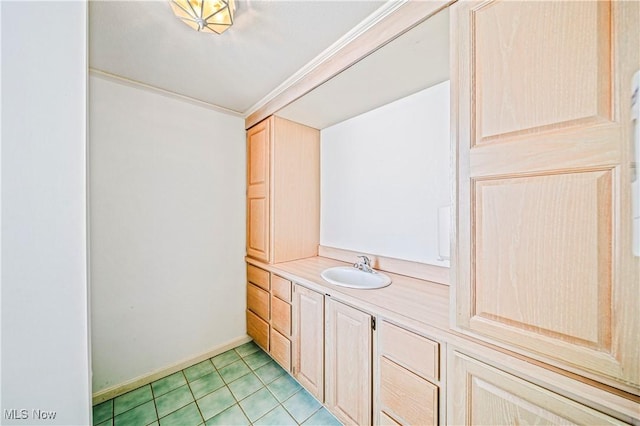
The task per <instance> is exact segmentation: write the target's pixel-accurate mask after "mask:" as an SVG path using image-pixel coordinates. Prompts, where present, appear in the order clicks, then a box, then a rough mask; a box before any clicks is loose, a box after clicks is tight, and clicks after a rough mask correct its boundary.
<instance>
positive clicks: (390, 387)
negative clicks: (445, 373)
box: [380, 357, 438, 425]
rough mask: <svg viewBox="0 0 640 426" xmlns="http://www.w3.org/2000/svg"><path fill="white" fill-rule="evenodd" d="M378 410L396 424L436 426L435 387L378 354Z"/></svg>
mask: <svg viewBox="0 0 640 426" xmlns="http://www.w3.org/2000/svg"><path fill="white" fill-rule="evenodd" d="M380 409H381V410H382V411H383V412H387V413H389V415H391V416H392V417H393V418H394V419H397V421H398V422H400V424H404V425H437V424H438V387H437V386H436V385H434V384H431V383H429V382H428V381H426V380H425V379H423V378H421V377H419V376H417V375H416V374H414V373H412V372H410V371H409V370H407V369H405V368H403V367H401V366H399V365H398V364H396V363H395V362H392V361H390V360H388V359H387V358H385V357H382V358H381V359H380Z"/></svg>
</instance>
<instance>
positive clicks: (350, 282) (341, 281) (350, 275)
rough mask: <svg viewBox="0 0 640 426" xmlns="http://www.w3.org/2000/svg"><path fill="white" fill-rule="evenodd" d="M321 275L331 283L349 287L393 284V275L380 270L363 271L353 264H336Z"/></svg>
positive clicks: (377, 286)
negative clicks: (390, 275)
mask: <svg viewBox="0 0 640 426" xmlns="http://www.w3.org/2000/svg"><path fill="white" fill-rule="evenodd" d="M320 276H321V277H322V278H323V279H324V280H325V281H328V282H329V283H331V284H335V285H339V286H342V287H349V288H360V289H373V288H382V287H386V286H388V285H389V284H391V277H389V276H388V275H385V274H382V273H380V272H362V271H361V270H359V269H356V268H354V267H353V266H336V267H334V268H328V269H325V270H324V271H322V273H321V274H320Z"/></svg>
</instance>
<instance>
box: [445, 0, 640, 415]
mask: <svg viewBox="0 0 640 426" xmlns="http://www.w3.org/2000/svg"><path fill="white" fill-rule="evenodd" d="M452 17H453V19H452V26H451V28H452V29H453V33H452V34H454V40H453V46H455V48H454V51H453V54H452V64H453V70H452V93H453V113H452V114H453V118H454V120H455V121H454V122H455V123H457V125H456V126H454V132H455V134H456V138H457V148H456V149H457V194H456V196H457V206H458V209H457V230H456V231H457V240H458V248H457V256H456V257H457V258H456V259H455V262H454V264H455V265H457V270H456V279H455V282H456V288H455V303H454V304H453V307H452V309H453V310H452V317H453V326H454V328H456V329H458V330H460V331H463V332H464V333H467V334H470V335H473V336H474V337H477V338H480V339H483V340H486V341H488V342H490V343H493V344H497V345H499V346H503V347H506V348H508V349H511V350H514V351H517V352H520V353H523V354H525V355H527V356H531V357H533V358H537V359H540V360H543V361H545V362H549V363H552V364H555V365H558V366H560V367H561V368H564V369H569V370H572V371H574V372H578V373H579V374H583V375H586V376H588V377H592V378H596V379H598V380H602V381H604V382H606V383H608V384H612V385H613V386H617V387H620V388H622V389H625V390H627V391H630V392H634V393H639V392H640V390H639V389H640V340H639V337H638V336H640V315H638V312H640V299H639V298H638V294H640V258H636V257H633V255H632V250H631V206H630V195H631V192H630V184H631V174H632V173H631V143H630V141H631V139H630V138H631V135H630V112H629V106H630V95H631V91H630V90H631V89H630V84H631V77H632V75H633V72H634V71H635V70H637V69H638V68H640V49H638V46H639V45H640V31H638V27H637V24H638V22H640V3H638V2H614V1H612V2H610V1H598V2H511V1H506V0H495V1H482V2H480V1H479V2H472V1H469V2H458V3H456V4H454V5H453V6H452ZM465 365H467V364H465ZM468 365H469V368H471V366H472V365H473V364H468ZM487 374H488V373H487ZM487 383H488V382H487ZM487 386H488V385H487ZM487 389H489V388H485V389H484V390H482V389H480V388H478V393H477V395H481V396H482V398H485V399H486V401H487V403H489V402H490V401H496V400H495V395H494V396H491V392H489V391H488V390H487ZM514 407H515V406H514ZM505 409H506V408H505ZM514 409H515V408H514ZM488 415H490V413H488ZM490 420H492V418H487V421H490Z"/></svg>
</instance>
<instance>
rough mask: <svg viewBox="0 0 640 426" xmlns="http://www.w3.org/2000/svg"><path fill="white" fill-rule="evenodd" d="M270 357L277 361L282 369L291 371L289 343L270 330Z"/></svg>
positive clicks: (280, 335)
mask: <svg viewBox="0 0 640 426" xmlns="http://www.w3.org/2000/svg"><path fill="white" fill-rule="evenodd" d="M270 353H271V356H272V357H273V359H275V360H276V361H278V363H280V365H281V366H282V368H284V369H285V370H287V371H291V341H290V340H289V339H287V338H286V337H284V336H283V335H282V334H280V333H278V332H277V331H276V330H274V329H273V328H272V329H271V352H270Z"/></svg>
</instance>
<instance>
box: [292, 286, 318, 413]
mask: <svg viewBox="0 0 640 426" xmlns="http://www.w3.org/2000/svg"><path fill="white" fill-rule="evenodd" d="M294 289H295V290H294V306H293V309H294V313H295V315H294V328H295V332H294V335H295V339H294V344H295V360H294V362H295V364H294V369H293V370H294V371H293V373H294V374H293V375H294V376H295V378H296V379H298V381H299V382H300V384H301V385H302V386H304V387H305V388H306V389H307V390H308V391H309V392H310V393H311V394H313V395H314V396H315V397H316V398H318V400H319V401H321V402H322V401H324V295H323V294H321V293H316V292H315V291H312V290H309V289H307V288H305V287H301V286H299V285H296V286H295V287H294Z"/></svg>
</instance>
